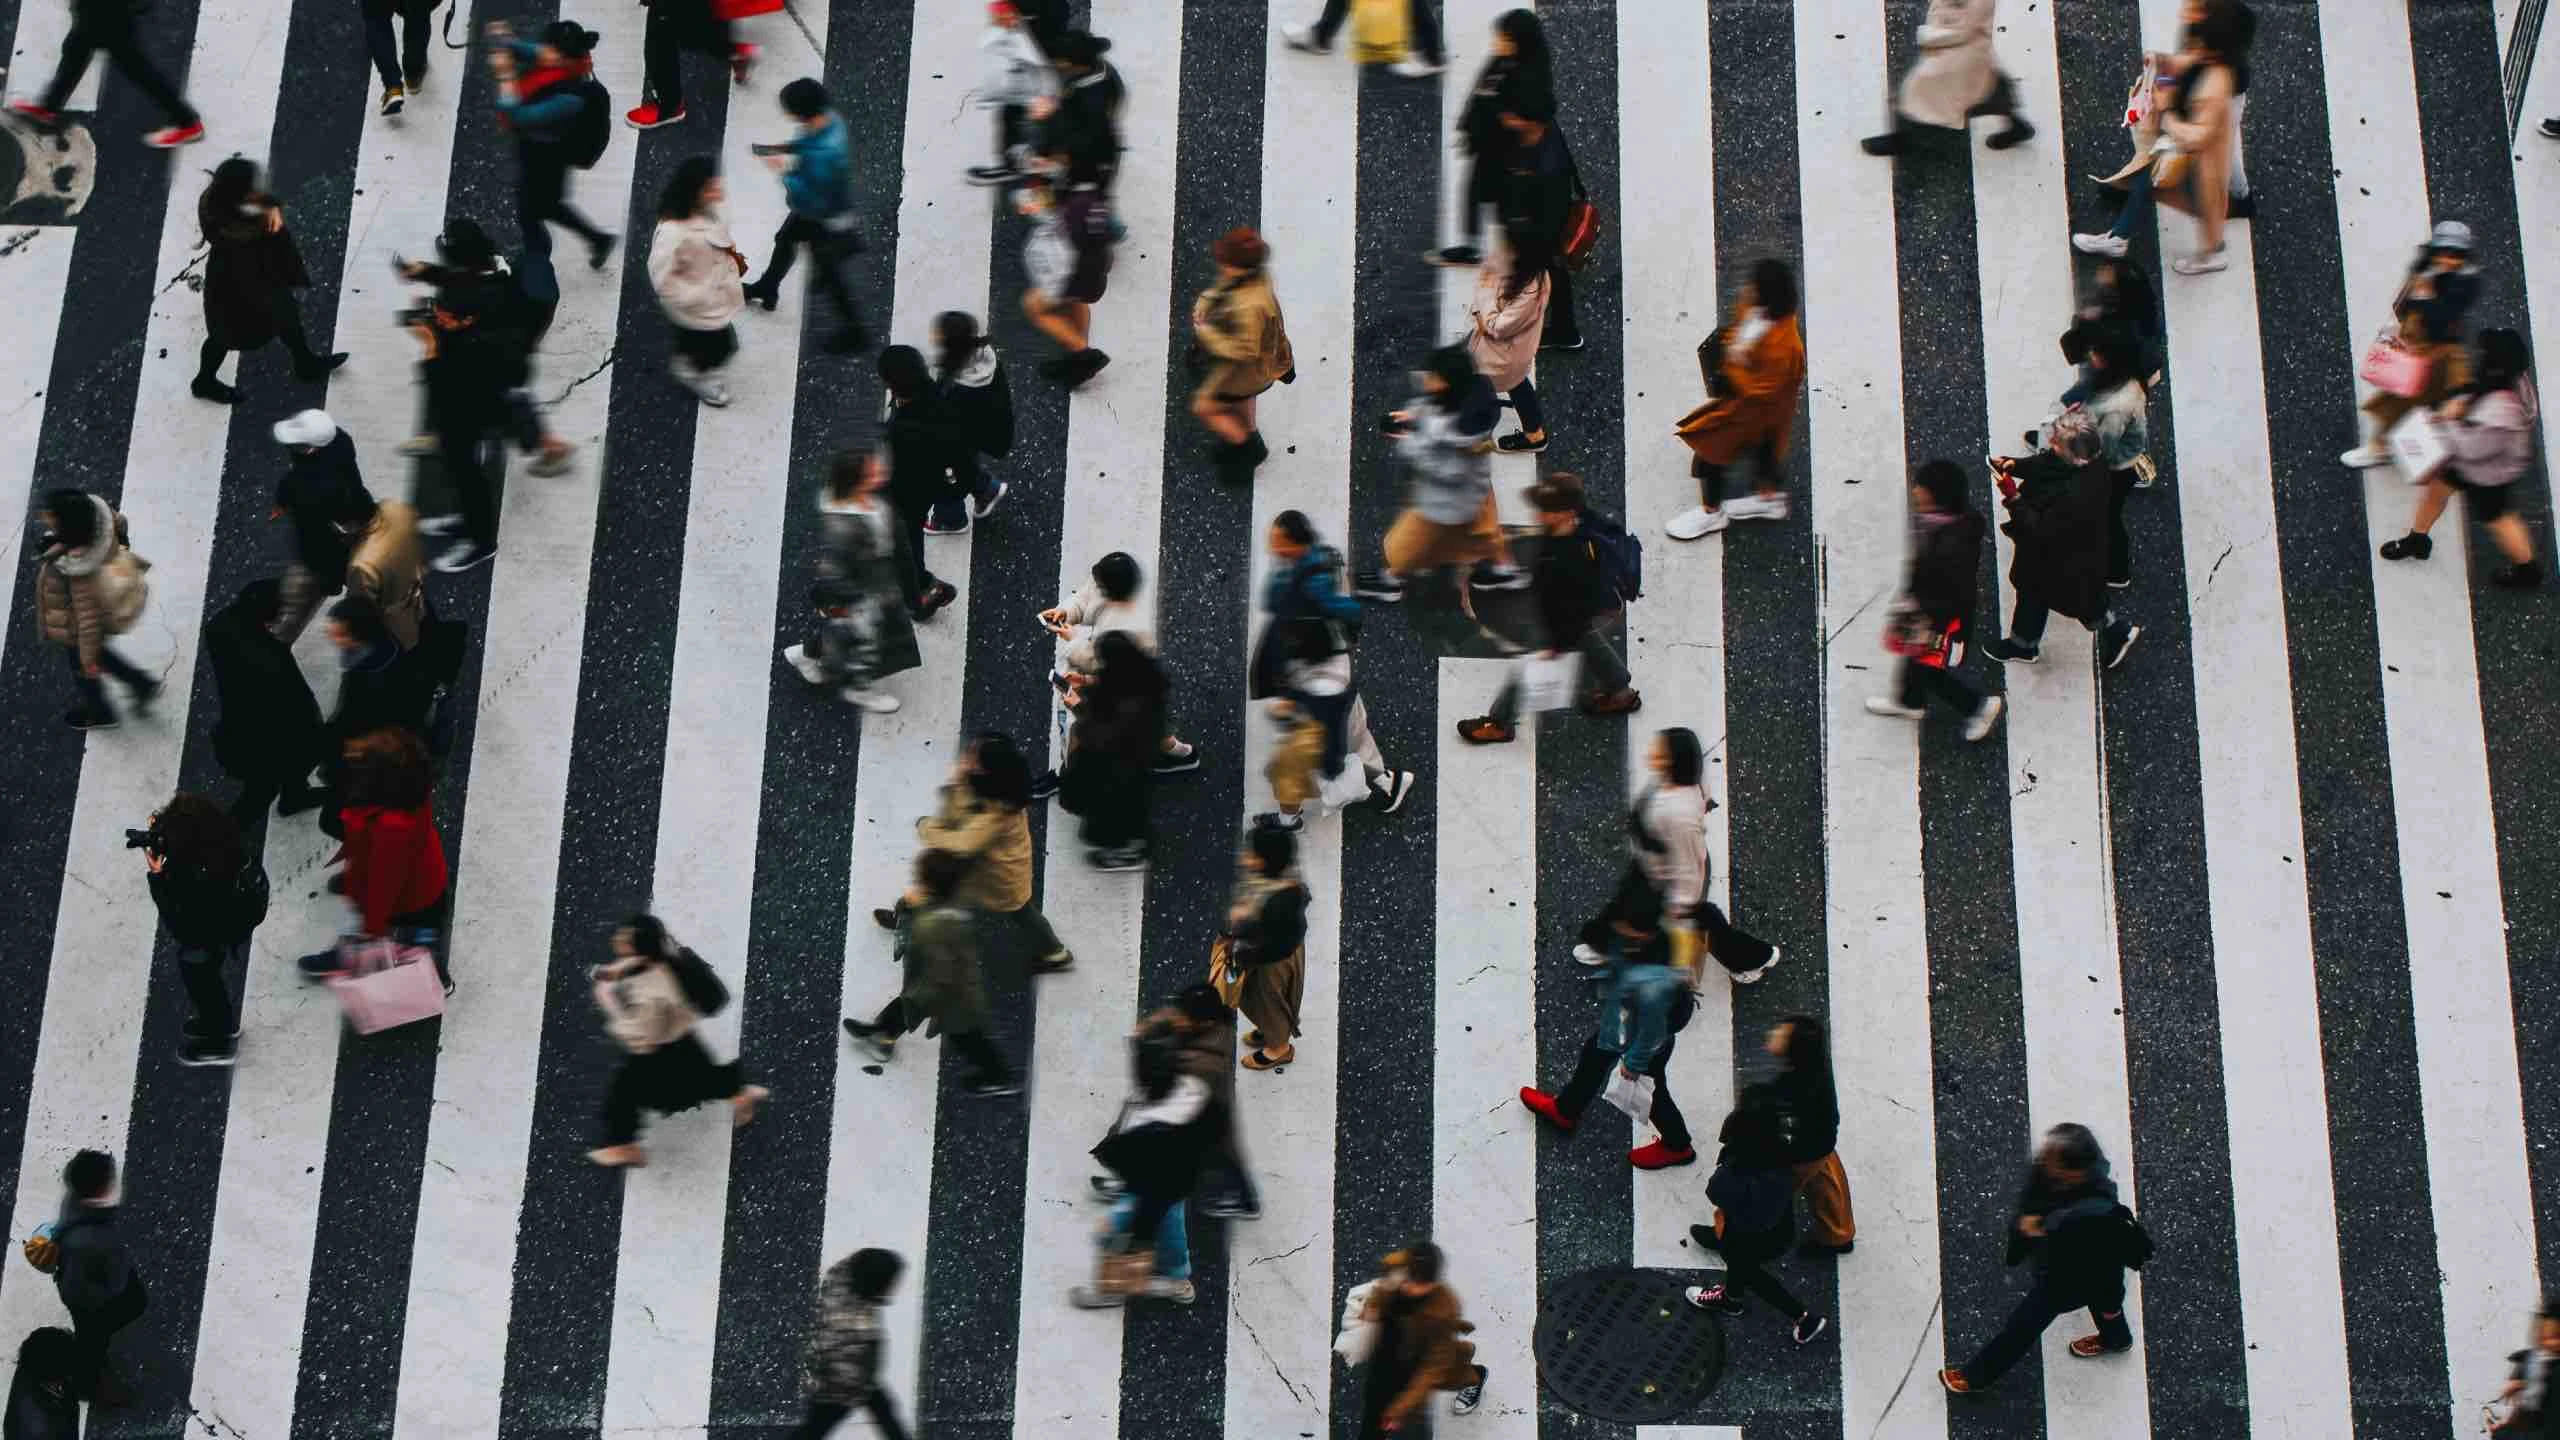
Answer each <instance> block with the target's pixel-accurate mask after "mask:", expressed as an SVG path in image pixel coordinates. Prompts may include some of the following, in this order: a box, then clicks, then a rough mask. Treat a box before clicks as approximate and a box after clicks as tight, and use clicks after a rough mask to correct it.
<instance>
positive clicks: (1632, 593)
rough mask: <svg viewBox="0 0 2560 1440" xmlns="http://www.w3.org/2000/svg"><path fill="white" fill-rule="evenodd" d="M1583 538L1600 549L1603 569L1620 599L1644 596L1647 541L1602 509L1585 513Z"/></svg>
mask: <svg viewBox="0 0 2560 1440" xmlns="http://www.w3.org/2000/svg"><path fill="white" fill-rule="evenodd" d="M1582 537H1583V538H1584V539H1586V540H1588V541H1590V542H1591V544H1592V548H1593V549H1594V550H1595V551H1596V552H1598V554H1599V557H1600V565H1601V568H1602V569H1603V570H1605V571H1607V572H1608V576H1609V588H1610V589H1612V590H1615V591H1616V592H1617V594H1618V602H1619V603H1620V604H1622V605H1623V604H1625V603H1627V602H1628V601H1631V600H1636V599H1640V598H1642V597H1643V595H1644V542H1643V541H1642V540H1639V539H1637V538H1636V537H1635V536H1633V535H1630V534H1628V533H1627V527H1626V526H1624V525H1621V524H1619V523H1618V520H1617V517H1616V516H1614V515H1609V514H1606V513H1604V512H1602V511H1598V510H1592V509H1587V508H1586V509H1585V510H1584V511H1583V512H1582Z"/></svg>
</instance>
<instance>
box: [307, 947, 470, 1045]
mask: <svg viewBox="0 0 2560 1440" xmlns="http://www.w3.org/2000/svg"><path fill="white" fill-rule="evenodd" d="M338 962H339V964H340V965H342V966H344V967H345V968H344V969H342V970H340V971H339V972H338V973H337V974H335V975H332V976H330V977H329V992H330V993H331V994H333V995H335V996H337V997H338V1008H339V1010H341V1011H342V1012H344V1013H345V1015H346V1017H347V1025H348V1026H349V1028H351V1029H353V1030H354V1031H355V1032H356V1033H357V1034H359V1035H373V1034H378V1033H380V1032H381V1031H384V1030H390V1029H394V1028H396V1027H398V1026H402V1025H407V1024H411V1023H413V1022H415V1021H419V1020H431V1019H434V1018H435V1017H437V1016H439V1015H442V1014H443V1013H444V982H443V980H442V979H440V978H439V977H438V976H437V974H436V962H435V956H434V955H433V954H431V953H429V952H428V951H427V949H426V948H425V947H424V946H419V945H403V944H401V943H400V942H398V941H396V940H393V939H391V938H390V937H389V936H381V937H377V938H374V939H353V940H342V941H340V942H339V943H338Z"/></svg>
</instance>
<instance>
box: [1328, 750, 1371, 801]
mask: <svg viewBox="0 0 2560 1440" xmlns="http://www.w3.org/2000/svg"><path fill="white" fill-rule="evenodd" d="M1369 795H1370V790H1369V771H1368V767H1366V766H1364V765H1362V764H1361V763H1360V757H1359V756H1357V755H1345V756H1343V757H1342V768H1341V769H1339V770H1336V771H1335V772H1333V773H1332V774H1331V775H1327V776H1325V777H1324V783H1323V785H1322V786H1321V787H1320V788H1319V789H1318V790H1317V791H1316V798H1317V799H1318V800H1321V801H1323V802H1324V808H1325V809H1327V810H1347V809H1349V808H1351V807H1352V806H1354V805H1357V804H1359V803H1361V802H1362V801H1364V800H1366V799H1368V798H1369Z"/></svg>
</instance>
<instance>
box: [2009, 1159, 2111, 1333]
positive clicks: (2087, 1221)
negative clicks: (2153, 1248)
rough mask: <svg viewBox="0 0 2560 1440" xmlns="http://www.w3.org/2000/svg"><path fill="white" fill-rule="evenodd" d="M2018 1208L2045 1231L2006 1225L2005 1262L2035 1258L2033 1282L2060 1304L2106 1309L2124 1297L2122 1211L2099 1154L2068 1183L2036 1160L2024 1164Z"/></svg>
mask: <svg viewBox="0 0 2560 1440" xmlns="http://www.w3.org/2000/svg"><path fill="white" fill-rule="evenodd" d="M2018 1213H2019V1214H2020V1215H2034V1216H2037V1217H2039V1218H2040V1219H2041V1220H2042V1221H2043V1224H2044V1234H2043V1235H2041V1236H2029V1235H2026V1234H2023V1233H2021V1232H2020V1231H2019V1230H2018V1229H2017V1227H2015V1226H2014V1225H2013V1226H2011V1227H2010V1230H2009V1253H2008V1261H2009V1263H2010V1264H2012V1265H2016V1264H2019V1263H2020V1262H2022V1261H2027V1260H2032V1261H2034V1262H2035V1268H2036V1284H2037V1285H2038V1286H2039V1287H2041V1288H2043V1289H2044V1290H2045V1291H2046V1292H2047V1293H2049V1294H2050V1295H2052V1296H2053V1297H2054V1298H2055V1299H2057V1300H2059V1301H2061V1302H2062V1303H2064V1304H2065V1305H2068V1306H2078V1305H2092V1306H2095V1307H2097V1308H2098V1309H2101V1310H2111V1309H2114V1308H2115V1307H2116V1306H2118V1305H2120V1304H2122V1303H2123V1301H2124V1261H2123V1258H2122V1257H2123V1253H2124V1251H2123V1246H2124V1243H2125V1239H2126V1218H2127V1212H2126V1211H2125V1209H2124V1207H2123V1206H2121V1205H2119V1204H2118V1203H2117V1202H2116V1182H2115V1178H2114V1177H2113V1176H2112V1175H2111V1174H2109V1173H2108V1168H2107V1162H2106V1161H2105V1160H2104V1159H2103V1158H2101V1159H2100V1160H2099V1161H2098V1165H2097V1168H2096V1169H2095V1170H2094V1171H2092V1172H2091V1173H2090V1174H2089V1176H2088V1178H2087V1179H2085V1180H2083V1181H2081V1182H2080V1183H2079V1184H2076V1185H2072V1186H2067V1187H2066V1186H2063V1185H2060V1184H2057V1183H2056V1182H2055V1181H2054V1180H2053V1179H2052V1178H2051V1177H2050V1176H2048V1175H2046V1174H2045V1171H2044V1167H2043V1166H2041V1165H2039V1166H2035V1167H2033V1168H2031V1169H2029V1170H2028V1172H2027V1182H2026V1184H2025V1185H2024V1186H2023V1187H2022V1188H2021V1189H2020V1190H2019V1192H2018Z"/></svg>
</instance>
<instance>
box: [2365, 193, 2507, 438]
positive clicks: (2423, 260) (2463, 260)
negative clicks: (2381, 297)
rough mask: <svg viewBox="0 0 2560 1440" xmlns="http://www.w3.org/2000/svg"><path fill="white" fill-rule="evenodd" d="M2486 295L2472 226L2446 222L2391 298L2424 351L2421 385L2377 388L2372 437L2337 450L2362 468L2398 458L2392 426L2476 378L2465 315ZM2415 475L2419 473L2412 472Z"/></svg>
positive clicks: (2417, 349)
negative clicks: (2403, 389)
mask: <svg viewBox="0 0 2560 1440" xmlns="http://www.w3.org/2000/svg"><path fill="white" fill-rule="evenodd" d="M2479 298H2480V270H2479V267H2478V266H2475V265H2473V264H2472V263H2471V227H2470V226H2468V225H2465V224H2463V223H2462V222H2461V221H2459V220H2446V221H2441V222H2439V223H2438V224H2437V225H2436V227H2435V230H2434V232H2433V233H2431V234H2429V235H2428V236H2427V243H2426V244H2425V245H2424V246H2422V247H2420V248H2419V250H2418V257H2417V258H2416V259H2415V260H2412V261H2411V262H2409V276H2408V278H2407V279H2405V280H2403V281H2401V282H2400V292H2399V293H2398V294H2396V295H2394V296H2392V297H2391V319H2392V323H2393V324H2394V325H2395V326H2397V327H2398V336H2397V338H2398V341H2399V344H2400V348H2401V349H2403V350H2405V351H2407V352H2408V353H2409V354H2411V355H2412V356H2415V357H2416V358H2417V361H2418V364H2419V366H2420V370H2419V376H2418V388H2417V389H2416V390H2415V391H2413V392H2411V393H2409V394H2406V395H2402V394H2399V393H2397V392H2395V391H2391V390H2385V389H2381V388H2378V387H2377V388H2376V389H2375V390H2374V392H2373V393H2372V394H2371V395H2368V396H2366V397H2365V401H2364V404H2363V405H2362V406H2360V407H2359V408H2360V409H2362V410H2363V411H2364V413H2365V416H2366V418H2367V419H2370V420H2371V421H2372V422H2373V438H2371V439H2369V440H2367V441H2365V442H2364V443H2363V444H2361V445H2359V446H2357V447H2356V448H2354V449H2353V450H2350V451H2348V452H2347V453H2345V454H2344V455H2341V456H2339V457H2338V463H2339V464H2341V465H2346V466H2350V467H2352V468H2354V469H2358V470H2369V469H2372V468H2373V467H2374V466H2376V465H2388V464H2390V463H2391V430H2392V427H2393V426H2395V425H2398V424H2399V423H2400V420H2401V417H2403V416H2405V415H2407V414H2408V413H2409V412H2410V411H2412V410H2423V409H2433V408H2435V407H2436V406H2439V405H2442V404H2444V403H2445V401H2447V400H2449V399H2451V398H2452V397H2453V396H2454V395H2455V394H2456V393H2458V392H2460V391H2461V390H2462V389H2463V388H2464V387H2465V386H2466V385H2468V384H2469V383H2470V380H2471V373H2470V366H2469V365H2468V363H2467V361H2468V359H2469V357H2468V356H2466V355H2464V354H2463V351H2462V322H2463V319H2464V317H2465V316H2467V315H2469V314H2470V313H2471V305H2472V302H2473V301H2476V300H2478V299H2479ZM2409 478H2410V479H2411V480H2412V481H2418V480H2420V479H2421V477H2419V476H2415V475H2412V476H2410V477H2409Z"/></svg>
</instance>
